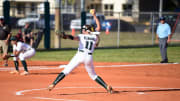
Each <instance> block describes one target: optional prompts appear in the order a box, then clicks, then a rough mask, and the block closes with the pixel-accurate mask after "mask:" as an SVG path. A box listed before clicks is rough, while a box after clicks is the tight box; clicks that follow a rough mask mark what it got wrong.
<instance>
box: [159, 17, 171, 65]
mask: <svg viewBox="0 0 180 101" xmlns="http://www.w3.org/2000/svg"><path fill="white" fill-rule="evenodd" d="M156 33H157V35H156V43H158V41H159V48H160V53H161V57H162V61H161V62H160V63H168V58H167V46H168V43H169V42H170V39H171V27H170V26H169V24H167V23H166V22H165V18H164V17H161V18H160V23H159V25H158V27H157V31H156Z"/></svg>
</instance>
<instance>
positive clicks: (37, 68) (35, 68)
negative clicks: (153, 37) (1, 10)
mask: <svg viewBox="0 0 180 101" xmlns="http://www.w3.org/2000/svg"><path fill="white" fill-rule="evenodd" d="M170 64H171V65H172V64H173V65H176V64H179V63H165V64H160V63H155V64H129V65H104V66H95V68H112V67H116V68H118V67H142V66H159V65H170ZM66 66H67V65H60V66H59V67H48V66H29V67H28V69H29V70H51V69H60V68H65V67H66ZM19 69H20V70H23V69H24V68H23V67H20V68H19ZM11 70H14V67H2V68H0V71H11Z"/></svg>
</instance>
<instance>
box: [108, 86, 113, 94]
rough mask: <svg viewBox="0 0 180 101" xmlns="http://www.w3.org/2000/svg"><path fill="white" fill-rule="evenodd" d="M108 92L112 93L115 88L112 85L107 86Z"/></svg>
mask: <svg viewBox="0 0 180 101" xmlns="http://www.w3.org/2000/svg"><path fill="white" fill-rule="evenodd" d="M107 92H108V93H110V94H112V93H113V89H112V87H111V86H110V85H108V86H107Z"/></svg>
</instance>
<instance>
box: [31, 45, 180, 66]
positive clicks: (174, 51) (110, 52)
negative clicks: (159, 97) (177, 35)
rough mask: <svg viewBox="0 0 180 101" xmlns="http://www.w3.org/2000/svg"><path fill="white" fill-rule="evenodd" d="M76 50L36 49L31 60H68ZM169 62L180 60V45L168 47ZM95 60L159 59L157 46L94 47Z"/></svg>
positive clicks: (142, 61)
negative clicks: (126, 47)
mask: <svg viewBox="0 0 180 101" xmlns="http://www.w3.org/2000/svg"><path fill="white" fill-rule="evenodd" d="M75 53H76V50H59V51H57V50H56V51H37V53H36V56H34V57H33V58H32V59H31V60H43V61H70V60H71V58H72V57H73V56H74V55H75ZM168 57H169V61H170V62H180V47H169V48H168ZM93 58H94V61H96V62H136V63H158V62H160V60H161V57H160V51H159V48H158V47H153V48H128V49H96V50H95V52H94V54H93Z"/></svg>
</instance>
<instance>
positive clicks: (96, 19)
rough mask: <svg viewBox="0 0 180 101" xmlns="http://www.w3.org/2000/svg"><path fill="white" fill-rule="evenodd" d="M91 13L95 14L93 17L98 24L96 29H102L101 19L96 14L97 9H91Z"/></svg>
mask: <svg viewBox="0 0 180 101" xmlns="http://www.w3.org/2000/svg"><path fill="white" fill-rule="evenodd" d="M91 14H92V15H93V17H94V20H95V22H96V25H97V27H96V31H98V32H99V31H100V29H101V25H100V21H99V19H98V18H97V16H96V11H95V9H92V11H91Z"/></svg>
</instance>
